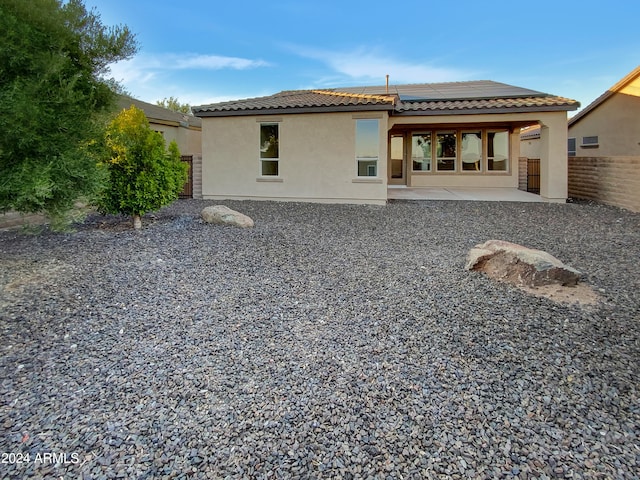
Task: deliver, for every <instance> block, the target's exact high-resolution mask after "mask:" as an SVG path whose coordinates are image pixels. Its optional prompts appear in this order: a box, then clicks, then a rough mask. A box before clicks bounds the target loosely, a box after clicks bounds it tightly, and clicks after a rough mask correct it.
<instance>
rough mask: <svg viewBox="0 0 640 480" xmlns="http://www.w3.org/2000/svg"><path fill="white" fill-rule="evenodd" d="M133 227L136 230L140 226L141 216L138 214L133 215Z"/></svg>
mask: <svg viewBox="0 0 640 480" xmlns="http://www.w3.org/2000/svg"><path fill="white" fill-rule="evenodd" d="M133 228H135V229H136V230H140V229H141V228H142V218H140V215H134V216H133Z"/></svg>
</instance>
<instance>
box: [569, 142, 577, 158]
mask: <svg viewBox="0 0 640 480" xmlns="http://www.w3.org/2000/svg"><path fill="white" fill-rule="evenodd" d="M567 152H568V154H569V156H570V157H575V156H576V139H575V138H568V139H567Z"/></svg>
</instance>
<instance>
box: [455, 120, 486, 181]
mask: <svg viewBox="0 0 640 480" xmlns="http://www.w3.org/2000/svg"><path fill="white" fill-rule="evenodd" d="M460 157H461V160H462V163H461V165H460V168H461V170H462V171H463V172H481V171H482V168H483V167H482V130H471V131H463V132H462V133H461V134H460Z"/></svg>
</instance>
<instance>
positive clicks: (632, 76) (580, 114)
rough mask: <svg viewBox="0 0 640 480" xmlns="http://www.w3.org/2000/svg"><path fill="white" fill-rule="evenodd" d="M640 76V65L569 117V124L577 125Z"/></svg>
mask: <svg viewBox="0 0 640 480" xmlns="http://www.w3.org/2000/svg"><path fill="white" fill-rule="evenodd" d="M638 77H640V66H638V67H636V68H635V69H634V70H633V71H632V72H631V73H629V74H628V75H627V76H625V77H624V78H623V79H622V80H620V81H619V82H618V83H616V84H615V85H614V86H613V87H611V88H610V89H609V90H607V91H606V92H604V93H603V94H602V95H600V96H599V97H598V98H596V99H595V100H594V101H593V102H591V103H590V104H589V105H587V106H586V107H585V108H584V109H583V110H581V111H580V112H578V113H577V114H575V115H574V116H573V117H571V118H570V119H569V126H570V127H571V126H572V125H575V124H576V123H578V122H579V121H580V120H581V119H582V118H584V117H586V116H587V115H588V114H589V112H591V111H593V110H595V109H596V108H597V107H598V106H599V105H601V104H603V103H604V102H605V101H607V100H608V99H609V98H610V97H612V96H613V95H615V94H616V93H619V92H621V91H622V90H624V89H625V87H627V86H629V85H630V84H631V83H632V82H634V81H635V80H636V79H637V78H638Z"/></svg>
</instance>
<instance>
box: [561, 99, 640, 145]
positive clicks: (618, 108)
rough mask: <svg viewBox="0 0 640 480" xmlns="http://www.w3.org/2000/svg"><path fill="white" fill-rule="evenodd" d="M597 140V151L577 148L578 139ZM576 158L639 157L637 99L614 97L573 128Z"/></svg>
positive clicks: (639, 127) (570, 135)
mask: <svg viewBox="0 0 640 480" xmlns="http://www.w3.org/2000/svg"><path fill="white" fill-rule="evenodd" d="M594 135H597V136H598V147H595V148H594V147H588V148H585V147H581V144H582V138H583V137H590V136H594ZM569 137H570V138H571V137H573V138H575V139H576V156H577V157H596V156H598V157H614V156H621V155H622V156H624V155H640V97H637V96H634V95H628V94H624V93H615V94H613V96H612V97H610V98H609V99H607V100H605V102H604V103H602V104H600V105H598V107H597V108H595V109H594V110H593V111H591V112H589V113H588V114H587V115H585V116H584V117H583V118H581V119H580V120H578V121H577V122H576V123H575V124H574V125H571V126H570V127H569Z"/></svg>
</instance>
